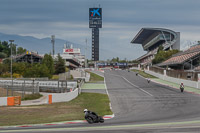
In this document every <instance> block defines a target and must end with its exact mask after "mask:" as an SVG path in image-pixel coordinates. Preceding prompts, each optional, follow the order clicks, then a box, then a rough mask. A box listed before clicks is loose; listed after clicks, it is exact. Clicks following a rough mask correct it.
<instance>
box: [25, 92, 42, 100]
mask: <svg viewBox="0 0 200 133" xmlns="http://www.w3.org/2000/svg"><path fill="white" fill-rule="evenodd" d="M40 97H42V95H41V94H40V93H35V94H26V95H25V96H24V98H22V101H25V100H35V99H39V98H40Z"/></svg>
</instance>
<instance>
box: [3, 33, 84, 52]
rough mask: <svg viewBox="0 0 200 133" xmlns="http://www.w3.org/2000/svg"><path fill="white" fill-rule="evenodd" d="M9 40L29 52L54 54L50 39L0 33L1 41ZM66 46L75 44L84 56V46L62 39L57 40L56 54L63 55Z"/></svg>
mask: <svg viewBox="0 0 200 133" xmlns="http://www.w3.org/2000/svg"><path fill="white" fill-rule="evenodd" d="M9 40H14V44H16V45H17V47H23V48H25V49H27V50H29V51H34V52H38V53H39V54H45V53H52V43H51V38H50V37H47V38H42V39H39V38H35V37H32V36H21V35H14V34H4V33H0V41H8V42H9ZM64 44H70V45H71V44H73V47H74V48H80V49H81V52H82V54H84V49H85V47H84V45H81V44H76V43H73V42H70V41H68V40H62V39H55V54H57V53H60V54H62V52H63V47H64Z"/></svg>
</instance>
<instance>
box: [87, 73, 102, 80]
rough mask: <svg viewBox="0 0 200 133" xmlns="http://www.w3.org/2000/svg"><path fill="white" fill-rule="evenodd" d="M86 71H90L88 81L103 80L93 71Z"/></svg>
mask: <svg viewBox="0 0 200 133" xmlns="http://www.w3.org/2000/svg"><path fill="white" fill-rule="evenodd" d="M87 72H88V71H87ZM88 73H90V82H98V81H104V78H103V77H101V76H99V75H97V74H95V73H92V72H88Z"/></svg>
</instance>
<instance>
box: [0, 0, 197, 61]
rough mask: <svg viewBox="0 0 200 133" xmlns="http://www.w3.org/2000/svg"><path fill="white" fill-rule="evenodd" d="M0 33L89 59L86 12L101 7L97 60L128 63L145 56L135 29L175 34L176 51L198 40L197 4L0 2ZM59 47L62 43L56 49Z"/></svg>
mask: <svg viewBox="0 0 200 133" xmlns="http://www.w3.org/2000/svg"><path fill="white" fill-rule="evenodd" d="M0 3H1V4H0V32H1V33H6V34H17V35H23V36H33V37H36V38H45V37H50V36H51V35H55V36H56V38H59V39H64V40H68V41H71V42H74V43H78V44H82V45H86V42H85V40H86V39H87V40H88V41H87V47H88V49H87V56H88V58H91V49H90V48H91V43H92V41H91V35H92V30H91V29H90V28H89V8H92V7H99V4H100V7H102V21H103V22H102V23H103V25H102V28H101V29H100V30H99V31H100V59H101V60H107V59H112V58H113V57H119V58H120V59H128V60H133V59H136V58H138V57H140V56H142V55H143V54H145V53H146V52H145V51H144V50H143V48H142V46H141V45H139V44H131V43H130V42H131V40H132V39H133V38H134V37H135V35H136V34H137V33H138V32H139V30H140V29H141V28H144V27H148V28H150V27H152V28H166V29H171V30H173V31H176V32H180V34H181V49H186V48H188V47H189V45H192V44H195V43H196V41H198V40H200V15H199V14H200V1H199V0H0ZM56 45H63V44H56Z"/></svg>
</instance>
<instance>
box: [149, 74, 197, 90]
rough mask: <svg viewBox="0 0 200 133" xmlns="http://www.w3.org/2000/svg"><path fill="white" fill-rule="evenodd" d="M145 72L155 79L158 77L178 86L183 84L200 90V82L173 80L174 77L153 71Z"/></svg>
mask: <svg viewBox="0 0 200 133" xmlns="http://www.w3.org/2000/svg"><path fill="white" fill-rule="evenodd" d="M145 72H146V73H148V74H151V75H153V76H155V77H158V78H159V79H162V80H166V81H169V82H173V83H177V84H180V83H182V82H183V83H184V85H185V86H189V87H193V88H200V82H196V81H190V80H185V79H179V78H173V77H169V76H165V75H162V74H159V73H155V72H152V71H147V70H145Z"/></svg>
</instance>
